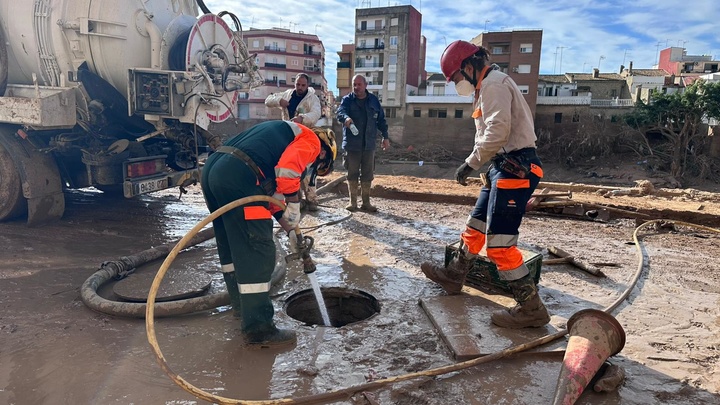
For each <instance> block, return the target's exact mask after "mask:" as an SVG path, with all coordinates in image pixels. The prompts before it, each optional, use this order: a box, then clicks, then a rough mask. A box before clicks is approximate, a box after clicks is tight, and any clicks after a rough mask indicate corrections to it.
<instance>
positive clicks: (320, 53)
mask: <svg viewBox="0 0 720 405" xmlns="http://www.w3.org/2000/svg"><path fill="white" fill-rule="evenodd" d="M303 55H310V56H321V55H322V52H311V51H305V52H303Z"/></svg>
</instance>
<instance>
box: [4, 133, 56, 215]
mask: <svg viewBox="0 0 720 405" xmlns="http://www.w3.org/2000/svg"><path fill="white" fill-rule="evenodd" d="M17 128H18V127H17V126H14V125H0V143H2V146H3V147H4V148H5V149H6V150H7V151H8V152H9V153H10V155H11V156H12V159H13V161H14V163H15V167H16V168H17V170H18V174H19V175H20V180H21V182H22V193H23V197H25V199H26V200H27V212H28V219H27V223H28V225H41V224H44V223H47V222H51V221H54V220H57V219H60V218H61V217H62V215H63V213H64V212H65V195H64V194H63V190H62V179H61V177H60V172H59V170H58V167H57V163H56V162H55V158H54V157H53V156H52V154H49V153H42V152H40V151H38V150H36V149H35V148H34V147H33V146H32V145H30V143H29V142H28V141H26V140H23V139H22V138H20V137H19V136H17V135H16V134H17Z"/></svg>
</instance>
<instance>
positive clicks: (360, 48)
mask: <svg viewBox="0 0 720 405" xmlns="http://www.w3.org/2000/svg"><path fill="white" fill-rule="evenodd" d="M376 49H385V44H379V45H364V46H356V47H355V50H356V51H371V50H376Z"/></svg>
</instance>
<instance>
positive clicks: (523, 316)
mask: <svg viewBox="0 0 720 405" xmlns="http://www.w3.org/2000/svg"><path fill="white" fill-rule="evenodd" d="M508 284H509V285H510V289H511V290H512V293H513V297H514V298H515V301H517V305H515V306H514V307H512V308H509V309H502V310H500V311H496V312H493V314H492V316H491V317H490V319H491V320H492V323H494V324H495V325H497V326H500V327H502V328H511V329H520V328H538V327H540V326H544V325H546V324H547V323H548V322H550V315H549V314H548V311H547V309H545V305H543V303H542V301H541V300H540V295H539V294H538V292H537V286H535V282H534V281H533V279H532V276H530V275H527V276H525V277H523V278H521V279H519V280H515V281H511V282H509V283H508Z"/></svg>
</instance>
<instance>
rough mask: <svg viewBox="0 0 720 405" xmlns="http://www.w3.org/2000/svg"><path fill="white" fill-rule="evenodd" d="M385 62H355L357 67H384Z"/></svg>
mask: <svg viewBox="0 0 720 405" xmlns="http://www.w3.org/2000/svg"><path fill="white" fill-rule="evenodd" d="M383 65H384V63H383V62H360V63H356V64H355V69H362V68H379V67H383Z"/></svg>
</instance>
